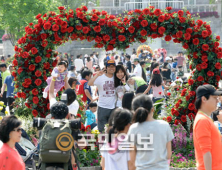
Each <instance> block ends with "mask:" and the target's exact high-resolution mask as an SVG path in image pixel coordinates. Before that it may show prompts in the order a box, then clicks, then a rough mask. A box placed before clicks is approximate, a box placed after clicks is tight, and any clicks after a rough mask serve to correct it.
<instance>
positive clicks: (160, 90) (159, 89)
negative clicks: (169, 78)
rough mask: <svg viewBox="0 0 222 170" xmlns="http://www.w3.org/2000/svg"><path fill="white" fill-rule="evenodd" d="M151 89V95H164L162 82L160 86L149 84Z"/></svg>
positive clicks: (157, 96)
mask: <svg viewBox="0 0 222 170" xmlns="http://www.w3.org/2000/svg"><path fill="white" fill-rule="evenodd" d="M151 87H152V89H153V97H156V98H159V97H163V96H164V92H163V88H162V84H161V85H160V86H153V85H151Z"/></svg>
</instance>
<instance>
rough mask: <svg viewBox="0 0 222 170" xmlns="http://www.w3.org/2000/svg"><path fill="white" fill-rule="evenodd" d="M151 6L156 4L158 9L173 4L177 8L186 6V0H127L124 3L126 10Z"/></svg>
mask: <svg viewBox="0 0 222 170" xmlns="http://www.w3.org/2000/svg"><path fill="white" fill-rule="evenodd" d="M149 6H154V7H155V8H158V9H165V8H166V7H169V6H171V7H172V8H175V9H182V8H184V1H146V2H126V3H125V4H124V8H125V10H127V11H129V10H135V9H144V8H148V7H149Z"/></svg>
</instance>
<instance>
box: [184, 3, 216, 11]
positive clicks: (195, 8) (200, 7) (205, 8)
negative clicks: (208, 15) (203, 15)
mask: <svg viewBox="0 0 222 170" xmlns="http://www.w3.org/2000/svg"><path fill="white" fill-rule="evenodd" d="M184 7H185V8H187V9H188V10H189V11H190V12H191V13H193V12H213V11H217V10H218V6H217V4H201V5H185V6H184Z"/></svg>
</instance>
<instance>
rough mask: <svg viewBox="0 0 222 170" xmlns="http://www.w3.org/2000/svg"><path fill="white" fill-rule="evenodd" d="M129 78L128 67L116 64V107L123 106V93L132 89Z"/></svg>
mask: <svg viewBox="0 0 222 170" xmlns="http://www.w3.org/2000/svg"><path fill="white" fill-rule="evenodd" d="M127 80H128V76H127V73H126V69H125V68H124V67H123V66H122V65H117V66H116V72H115V73H114V86H115V88H116V96H117V101H116V107H122V99H123V95H124V94H125V92H126V91H129V90H130V87H129V86H128V84H127V83H126V82H127Z"/></svg>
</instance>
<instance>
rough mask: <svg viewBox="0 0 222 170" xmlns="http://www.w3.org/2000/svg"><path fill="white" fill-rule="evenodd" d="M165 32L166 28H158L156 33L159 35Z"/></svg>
mask: <svg viewBox="0 0 222 170" xmlns="http://www.w3.org/2000/svg"><path fill="white" fill-rule="evenodd" d="M165 31H166V28H165V27H159V28H158V33H159V34H164V32H165Z"/></svg>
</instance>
